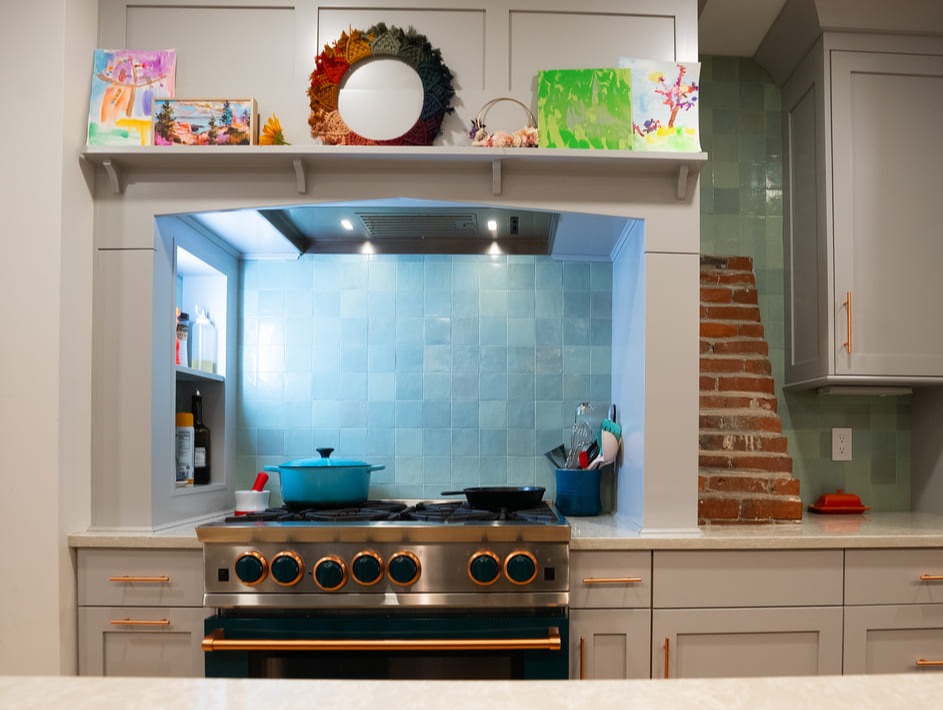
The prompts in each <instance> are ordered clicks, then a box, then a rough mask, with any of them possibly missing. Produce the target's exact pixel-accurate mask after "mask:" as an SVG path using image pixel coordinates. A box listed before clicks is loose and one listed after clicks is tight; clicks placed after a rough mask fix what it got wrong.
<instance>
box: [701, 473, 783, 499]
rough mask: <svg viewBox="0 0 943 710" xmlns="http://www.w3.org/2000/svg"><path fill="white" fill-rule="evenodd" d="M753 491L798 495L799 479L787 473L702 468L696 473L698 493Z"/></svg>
mask: <svg viewBox="0 0 943 710" xmlns="http://www.w3.org/2000/svg"><path fill="white" fill-rule="evenodd" d="M732 492H737V493H755V494H766V493H772V494H774V495H787V496H791V495H796V496H797V495H799V481H798V480H797V479H795V478H793V477H792V476H791V475H790V474H788V473H779V474H770V473H759V474H757V473H754V472H740V471H733V472H731V471H721V470H718V469H702V470H701V471H700V473H699V475H698V493H699V494H700V493H732Z"/></svg>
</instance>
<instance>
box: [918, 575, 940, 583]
mask: <svg viewBox="0 0 943 710" xmlns="http://www.w3.org/2000/svg"><path fill="white" fill-rule="evenodd" d="M920 581H921V582H943V574H921V575H920Z"/></svg>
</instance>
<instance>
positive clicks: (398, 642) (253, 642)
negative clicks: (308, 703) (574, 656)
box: [201, 626, 560, 652]
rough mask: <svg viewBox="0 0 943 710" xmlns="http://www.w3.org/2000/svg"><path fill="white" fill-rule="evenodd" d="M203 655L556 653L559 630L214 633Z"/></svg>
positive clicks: (209, 637)
mask: <svg viewBox="0 0 943 710" xmlns="http://www.w3.org/2000/svg"><path fill="white" fill-rule="evenodd" d="M201 645H202V647H203V650H204V651H207V652H209V651H559V650H560V629H558V628H557V627H555V626H552V627H550V628H549V629H547V637H546V638H531V639H227V638H225V637H224V632H223V629H214V630H213V631H211V632H210V633H209V634H207V635H206V637H205V638H204V639H203V643H202V644H201Z"/></svg>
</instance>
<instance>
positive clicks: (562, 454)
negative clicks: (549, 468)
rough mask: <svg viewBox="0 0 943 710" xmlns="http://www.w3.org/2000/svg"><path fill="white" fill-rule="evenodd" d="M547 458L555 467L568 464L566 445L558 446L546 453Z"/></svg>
mask: <svg viewBox="0 0 943 710" xmlns="http://www.w3.org/2000/svg"><path fill="white" fill-rule="evenodd" d="M544 456H546V457H547V460H548V461H549V462H550V463H552V464H553V467H554V468H563V467H564V466H566V447H565V446H564V445H563V444H560V445H559V446H556V447H554V448H552V449H550V451H547V452H545V453H544Z"/></svg>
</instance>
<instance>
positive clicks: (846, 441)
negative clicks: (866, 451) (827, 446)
mask: <svg viewBox="0 0 943 710" xmlns="http://www.w3.org/2000/svg"><path fill="white" fill-rule="evenodd" d="M832 461H851V429H850V428H844V427H835V428H834V429H832Z"/></svg>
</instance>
